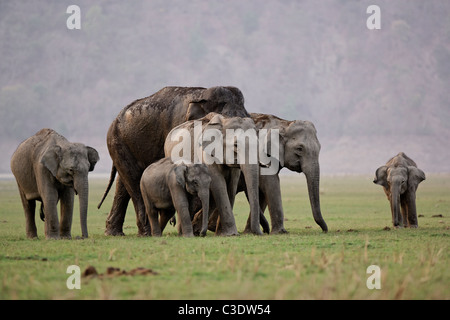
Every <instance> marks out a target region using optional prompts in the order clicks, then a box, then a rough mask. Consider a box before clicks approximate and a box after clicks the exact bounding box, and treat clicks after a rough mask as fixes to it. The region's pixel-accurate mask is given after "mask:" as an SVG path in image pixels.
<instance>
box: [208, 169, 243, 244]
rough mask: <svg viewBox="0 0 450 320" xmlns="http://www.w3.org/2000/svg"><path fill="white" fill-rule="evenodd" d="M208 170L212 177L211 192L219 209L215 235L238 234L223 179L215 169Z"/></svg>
mask: <svg viewBox="0 0 450 320" xmlns="http://www.w3.org/2000/svg"><path fill="white" fill-rule="evenodd" d="M210 172H211V178H212V179H211V192H212V194H213V197H214V202H215V204H216V206H217V209H218V210H219V219H218V221H217V229H216V235H222V236H231V235H238V232H237V228H236V222H235V220H234V216H233V211H232V209H231V203H230V199H229V197H228V190H227V184H226V182H225V179H224V177H223V176H222V175H221V174H220V173H218V172H216V171H215V170H210Z"/></svg>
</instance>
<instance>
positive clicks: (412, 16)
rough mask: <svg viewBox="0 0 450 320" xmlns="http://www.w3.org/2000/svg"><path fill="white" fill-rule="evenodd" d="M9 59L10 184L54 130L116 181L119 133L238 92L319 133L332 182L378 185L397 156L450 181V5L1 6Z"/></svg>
mask: <svg viewBox="0 0 450 320" xmlns="http://www.w3.org/2000/svg"><path fill="white" fill-rule="evenodd" d="M71 4H76V5H78V6H79V7H80V9H81V29H80V30H69V29H68V28H67V26H66V20H67V19H68V17H69V16H70V14H67V13H66V9H67V7H68V6H69V5H71ZM370 4H377V5H378V6H379V7H380V9H381V29H380V30H369V29H368V28H367V27H366V20H367V19H368V17H369V16H370V14H368V13H366V9H367V7H368V6H369V5H370ZM0 57H1V58H0V148H1V149H0V173H8V172H10V169H9V159H10V157H11V155H12V153H13V152H14V150H15V148H16V147H17V145H18V144H19V143H20V142H21V141H22V140H24V139H25V138H27V137H29V136H31V135H32V134H34V133H35V132H36V131H38V130H39V129H41V128H43V127H51V128H53V129H55V130H57V131H58V132H60V133H61V134H63V135H64V136H66V137H67V138H68V139H69V140H71V141H80V142H83V143H85V144H88V145H91V146H93V147H95V148H96V149H97V150H99V151H100V153H101V154H100V157H101V161H100V162H99V164H98V167H97V168H96V172H109V170H110V166H111V161H110V158H109V155H108V152H107V149H106V143H105V141H106V132H107V130H108V127H109V125H110V123H111V122H112V120H113V119H114V118H115V116H116V115H117V114H118V112H119V111H120V110H121V109H122V108H123V107H124V106H125V105H127V104H128V103H130V102H131V101H133V100H135V99H137V98H142V97H144V96H148V95H150V94H152V93H154V92H156V91H157V90H159V89H160V88H162V87H164V86H168V85H179V86H204V87H210V86H215V85H233V86H237V87H239V88H240V89H241V90H242V92H243V94H244V96H245V99H246V108H247V109H248V110H249V111H251V112H264V113H271V114H276V115H278V116H280V117H284V118H286V119H303V120H311V121H313V122H314V124H315V125H316V128H317V130H318V136H319V139H320V141H321V143H322V151H321V161H322V172H325V173H340V172H347V173H367V174H372V173H373V172H374V171H375V169H376V168H377V167H378V166H379V165H382V164H384V163H385V162H386V161H387V160H388V159H389V157H391V156H393V155H395V154H396V153H398V152H399V151H404V152H406V153H407V154H408V155H409V156H410V157H412V158H413V159H414V160H415V161H416V162H417V164H418V165H419V166H420V167H422V168H423V169H424V171H426V172H430V171H432V172H443V171H446V172H450V161H449V160H448V159H449V158H450V2H449V1H448V0H433V1H422V0H410V1H398V0H395V1H340V0H320V1H316V0H310V1H299V0H284V1H279V0H276V1H275V0H267V1H258V0H226V1H225V0H190V1H180V0H169V1H168V0H164V1H163V0H147V1H114V0H111V1H100V0H95V1H87V0H86V1H78V0H71V1H57V0H53V1H50V0H46V1H34V0H28V1H25V0H19V1H0Z"/></svg>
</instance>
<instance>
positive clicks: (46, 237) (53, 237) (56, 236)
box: [45, 234, 60, 240]
mask: <svg viewBox="0 0 450 320" xmlns="http://www.w3.org/2000/svg"><path fill="white" fill-rule="evenodd" d="M45 239H47V240H59V239H60V237H59V234H54V235H51V234H48V235H46V236H45Z"/></svg>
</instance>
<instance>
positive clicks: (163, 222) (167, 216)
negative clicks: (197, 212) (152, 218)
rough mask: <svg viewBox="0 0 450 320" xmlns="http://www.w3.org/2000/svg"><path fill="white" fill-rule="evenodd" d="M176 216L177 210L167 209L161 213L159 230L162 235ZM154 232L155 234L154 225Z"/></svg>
mask: <svg viewBox="0 0 450 320" xmlns="http://www.w3.org/2000/svg"><path fill="white" fill-rule="evenodd" d="M174 215H175V209H165V210H161V211H160V215H159V228H160V230H161V233H162V232H163V231H164V229H165V228H166V226H167V223H168V222H169V221H170V220H171V219H172V218H173V216H174ZM152 232H153V225H152Z"/></svg>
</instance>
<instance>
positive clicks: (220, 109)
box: [186, 87, 250, 120]
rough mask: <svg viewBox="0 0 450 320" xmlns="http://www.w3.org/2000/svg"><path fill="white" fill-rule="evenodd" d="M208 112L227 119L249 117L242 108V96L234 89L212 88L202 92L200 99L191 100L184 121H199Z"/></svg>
mask: <svg viewBox="0 0 450 320" xmlns="http://www.w3.org/2000/svg"><path fill="white" fill-rule="evenodd" d="M210 112H217V113H220V114H223V115H225V116H227V117H249V116H250V115H249V114H248V113H247V111H246V110H245V107H244V95H243V94H242V92H241V91H240V90H239V89H238V88H236V87H212V88H208V89H206V90H205V91H203V92H202V94H201V96H200V98H197V99H194V100H191V101H190V102H189V107H188V110H187V113H186V120H194V119H200V118H201V117H204V116H206V115H207V114H209V113H210Z"/></svg>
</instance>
